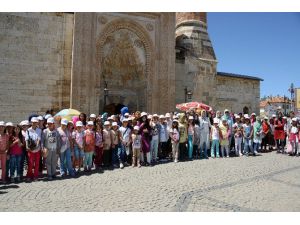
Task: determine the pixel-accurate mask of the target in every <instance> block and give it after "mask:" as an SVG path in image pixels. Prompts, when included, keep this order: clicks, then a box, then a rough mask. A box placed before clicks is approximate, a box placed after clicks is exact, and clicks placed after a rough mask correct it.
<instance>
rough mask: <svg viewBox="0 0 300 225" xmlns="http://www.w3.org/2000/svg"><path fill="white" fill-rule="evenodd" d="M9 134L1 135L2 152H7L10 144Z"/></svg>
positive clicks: (0, 152) (0, 145) (0, 148)
mask: <svg viewBox="0 0 300 225" xmlns="http://www.w3.org/2000/svg"><path fill="white" fill-rule="evenodd" d="M8 140H9V136H8V135H7V134H3V135H0V154H3V153H5V151H6V150H7V148H6V147H7V146H8Z"/></svg>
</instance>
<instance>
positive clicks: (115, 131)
mask: <svg viewBox="0 0 300 225" xmlns="http://www.w3.org/2000/svg"><path fill="white" fill-rule="evenodd" d="M111 135H112V143H111V151H112V164H113V166H114V167H115V168H118V167H119V166H120V168H121V169H123V168H124V164H123V162H122V160H121V159H120V158H119V155H118V149H119V147H120V137H119V136H120V134H119V126H118V124H117V122H113V123H112V129H111Z"/></svg>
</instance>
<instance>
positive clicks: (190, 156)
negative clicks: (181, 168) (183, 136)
mask: <svg viewBox="0 0 300 225" xmlns="http://www.w3.org/2000/svg"><path fill="white" fill-rule="evenodd" d="M188 146H189V147H188V148H189V159H192V158H193V148H194V147H193V135H188Z"/></svg>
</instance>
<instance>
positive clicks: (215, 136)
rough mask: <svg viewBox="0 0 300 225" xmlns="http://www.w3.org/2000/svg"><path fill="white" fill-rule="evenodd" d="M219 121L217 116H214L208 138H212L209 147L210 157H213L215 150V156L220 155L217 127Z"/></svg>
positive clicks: (219, 134) (218, 130)
mask: <svg viewBox="0 0 300 225" xmlns="http://www.w3.org/2000/svg"><path fill="white" fill-rule="evenodd" d="M219 123H220V120H219V119H218V118H214V125H213V126H212V127H211V132H210V139H211V140H212V144H211V149H210V150H211V152H210V156H211V158H215V151H216V156H217V158H219V157H220V154H219V147H220V136H221V131H220V128H219Z"/></svg>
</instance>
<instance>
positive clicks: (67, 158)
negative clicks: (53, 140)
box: [57, 119, 75, 177]
mask: <svg viewBox="0 0 300 225" xmlns="http://www.w3.org/2000/svg"><path fill="white" fill-rule="evenodd" d="M67 126H68V120H66V119H62V120H61V126H60V127H59V128H58V129H57V131H58V133H59V134H60V137H61V148H60V151H59V158H60V175H61V176H62V177H63V176H65V175H67V172H68V174H69V175H70V176H72V177H74V176H75V172H74V169H73V165H72V160H71V143H72V142H71V140H72V133H71V132H70V130H69V129H68V128H67ZM65 162H66V163H65ZM66 166H67V167H66Z"/></svg>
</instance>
